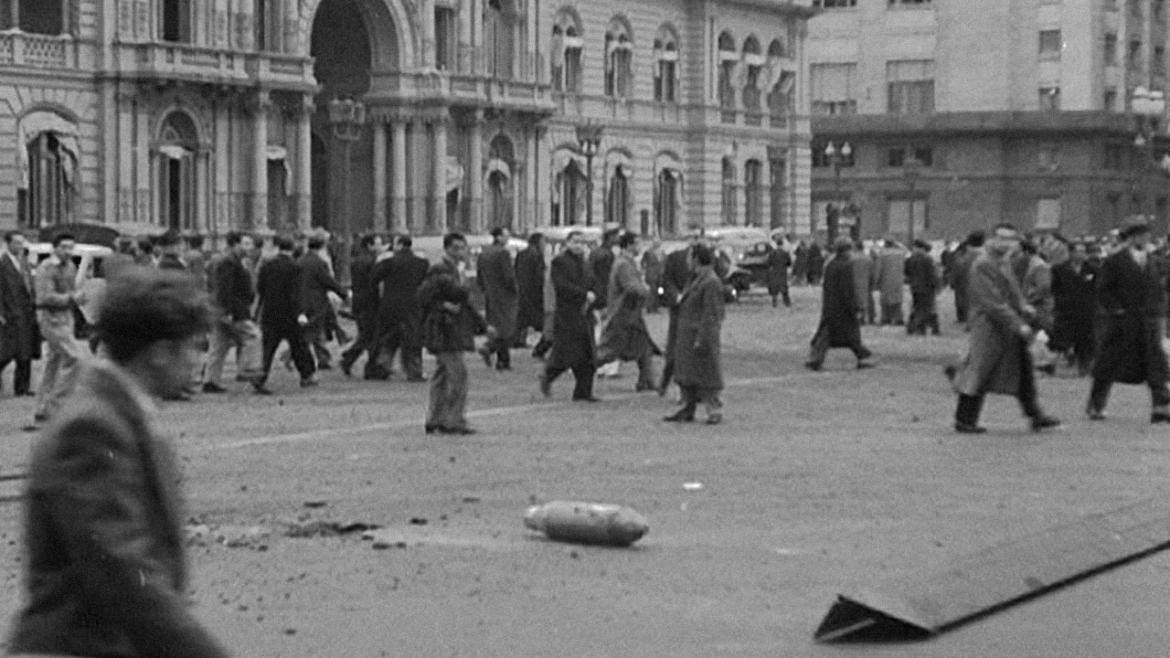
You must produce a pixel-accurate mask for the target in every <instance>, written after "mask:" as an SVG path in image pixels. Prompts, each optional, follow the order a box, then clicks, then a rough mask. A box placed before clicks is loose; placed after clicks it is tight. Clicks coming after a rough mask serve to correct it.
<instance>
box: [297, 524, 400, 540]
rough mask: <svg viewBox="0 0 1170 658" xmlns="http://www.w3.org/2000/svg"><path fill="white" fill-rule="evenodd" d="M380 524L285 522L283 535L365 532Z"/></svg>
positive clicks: (326, 534) (333, 534) (334, 535)
mask: <svg viewBox="0 0 1170 658" xmlns="http://www.w3.org/2000/svg"><path fill="white" fill-rule="evenodd" d="M380 527H382V526H379V525H376V524H373V523H365V522H362V521H355V522H348V523H339V522H337V521H307V522H297V523H286V524H285V531H284V536H285V537H294V538H304V537H339V536H341V535H352V534H354V533H358V532H367V531H369V530H374V529H377V528H380Z"/></svg>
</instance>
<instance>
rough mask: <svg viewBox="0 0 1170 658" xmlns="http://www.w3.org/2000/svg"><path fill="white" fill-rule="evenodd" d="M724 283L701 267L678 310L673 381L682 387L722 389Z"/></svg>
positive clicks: (713, 272) (713, 273)
mask: <svg viewBox="0 0 1170 658" xmlns="http://www.w3.org/2000/svg"><path fill="white" fill-rule="evenodd" d="M723 314H724V309H723V283H722V281H720V280H719V276H718V275H717V274H715V270H714V268H712V267H700V268H699V269H698V270H697V271H696V272H695V278H694V279H693V280H692V281H691V283H690V285H688V286H687V289H686V290H684V291H683V294H682V298H681V299H680V300H679V306H678V337H677V341H676V344H675V347H674V350H675V351H674V379H675V381H677V382H678V383H679V385H680V386H697V387H699V388H702V389H709V390H710V389H714V390H719V389H722V388H723V364H722V351H723V348H722V342H721V338H720V333H721V331H722V328H723Z"/></svg>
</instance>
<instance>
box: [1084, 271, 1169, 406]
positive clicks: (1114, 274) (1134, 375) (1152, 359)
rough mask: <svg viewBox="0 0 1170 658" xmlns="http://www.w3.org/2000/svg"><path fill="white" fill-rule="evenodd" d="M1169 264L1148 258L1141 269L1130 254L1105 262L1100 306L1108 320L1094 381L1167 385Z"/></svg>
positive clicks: (1100, 275) (1100, 279) (1099, 284)
mask: <svg viewBox="0 0 1170 658" xmlns="http://www.w3.org/2000/svg"><path fill="white" fill-rule="evenodd" d="M1168 274H1170V271H1168V268H1167V264H1166V262H1165V261H1164V260H1162V259H1161V258H1160V257H1158V256H1157V255H1155V254H1153V253H1150V254H1149V255H1147V256H1146V266H1145V267H1144V268H1143V267H1140V266H1139V265H1138V264H1137V261H1135V260H1134V257H1133V255H1132V254H1131V253H1130V250H1129V249H1122V250H1121V251H1118V252H1117V253H1115V254H1113V255H1111V256H1109V257H1108V258H1106V259H1105V262H1104V263H1102V264H1101V271H1100V272H1099V273H1098V274H1097V301H1098V303H1099V304H1100V305H1101V308H1102V309H1103V311H1104V312H1105V315H1106V318H1107V319H1106V323H1105V326H1104V333H1103V334H1102V336H1101V340H1100V342H1099V345H1100V348H1099V349H1098V350H1097V359H1096V362H1095V363H1094V364H1093V377H1094V378H1096V379H1101V380H1105V381H1112V382H1122V383H1126V384H1138V383H1143V382H1149V383H1150V384H1153V385H1165V383H1166V381H1167V379H1168V377H1170V373H1168V372H1167V362H1166V352H1165V351H1164V350H1163V348H1162V337H1163V333H1164V330H1165V318H1166V307H1167V298H1166V285H1167V278H1168V277H1167V275H1168Z"/></svg>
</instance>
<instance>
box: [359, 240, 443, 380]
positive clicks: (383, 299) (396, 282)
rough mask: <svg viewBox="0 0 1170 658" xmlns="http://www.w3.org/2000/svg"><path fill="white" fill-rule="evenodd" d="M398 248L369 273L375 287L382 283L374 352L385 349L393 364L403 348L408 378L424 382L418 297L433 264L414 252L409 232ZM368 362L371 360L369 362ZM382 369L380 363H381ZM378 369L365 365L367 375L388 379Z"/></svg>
mask: <svg viewBox="0 0 1170 658" xmlns="http://www.w3.org/2000/svg"><path fill="white" fill-rule="evenodd" d="M397 245H398V248H397V249H396V250H395V251H394V255H393V256H391V257H390V258H386V259H384V260H381V261H379V262H378V263H377V264H376V265H374V270H373V272H372V273H371V274H370V286H371V288H372V289H373V290H378V289H379V286H380V287H381V293H380V295H379V298H380V299H379V303H378V319H377V326H378V330H377V333H378V338H377V339H376V340H375V345H376V346H377V347H375V348H374V353H376V354H381V353H382V351H383V350H384V351H385V358H386V359H387V361H388V362H389V363H391V364H393V362H394V353H395V352H401V354H402V356H401V357H400V358H401V360H402V370H403V372H405V373H406V380H407V381H409V382H424V381H426V378H424V377H423V372H422V315H421V310H420V306H419V301H418V288H419V286H421V285H422V282H423V279H425V278H426V276H427V269H428V268H429V267H430V264H429V263H428V262H427V259H425V258H422V257H420V256H418V255H416V254H415V253H414V241H413V240H411V239H410V236H409V235H400V236H398V240H397ZM367 363H368V362H367ZM378 369H381V366H378ZM388 376H389V372H386V374H385V375H382V373H381V372H378V371H377V370H374V371H371V370H370V366H369V365H367V367H366V379H374V378H377V379H385V378H386V377H388Z"/></svg>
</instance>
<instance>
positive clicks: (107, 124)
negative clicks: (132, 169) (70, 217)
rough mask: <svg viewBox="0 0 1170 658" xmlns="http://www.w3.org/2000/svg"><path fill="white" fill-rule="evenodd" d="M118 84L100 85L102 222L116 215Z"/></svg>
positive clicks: (107, 83)
mask: <svg viewBox="0 0 1170 658" xmlns="http://www.w3.org/2000/svg"><path fill="white" fill-rule="evenodd" d="M117 84H118V83H117V82H115V81H113V80H107V81H105V82H104V83H102V126H104V128H105V129H104V130H102V131H101V139H102V159H101V169H102V173H101V176H102V215H101V217H102V221H105V222H111V221H114V219H115V218H116V217H117V214H118V200H117V197H118V134H117V125H118V105H117V104H118V97H117V93H116V92H117V88H116V85H117Z"/></svg>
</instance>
